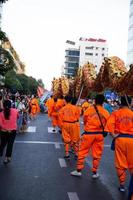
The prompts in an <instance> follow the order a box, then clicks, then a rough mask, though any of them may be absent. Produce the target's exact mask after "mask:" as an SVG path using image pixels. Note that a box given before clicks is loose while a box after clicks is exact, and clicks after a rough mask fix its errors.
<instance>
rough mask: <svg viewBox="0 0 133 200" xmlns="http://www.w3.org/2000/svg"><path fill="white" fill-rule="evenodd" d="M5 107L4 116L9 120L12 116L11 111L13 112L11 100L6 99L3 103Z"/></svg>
mask: <svg viewBox="0 0 133 200" xmlns="http://www.w3.org/2000/svg"><path fill="white" fill-rule="evenodd" d="M3 107H4V110H3V112H4V117H5V119H7V120H9V118H10V112H11V101H10V100H5V101H4V104H3Z"/></svg>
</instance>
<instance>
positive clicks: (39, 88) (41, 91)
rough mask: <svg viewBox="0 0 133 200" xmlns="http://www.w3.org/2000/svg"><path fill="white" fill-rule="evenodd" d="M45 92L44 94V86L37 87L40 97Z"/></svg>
mask: <svg viewBox="0 0 133 200" xmlns="http://www.w3.org/2000/svg"><path fill="white" fill-rule="evenodd" d="M43 94H44V88H42V87H41V86H38V88H37V95H38V97H39V98H40V97H41V96H42V95H43Z"/></svg>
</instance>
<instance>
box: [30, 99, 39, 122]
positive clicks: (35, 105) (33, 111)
mask: <svg viewBox="0 0 133 200" xmlns="http://www.w3.org/2000/svg"><path fill="white" fill-rule="evenodd" d="M30 108H31V110H30V117H31V119H35V118H36V116H37V114H38V113H39V112H40V107H39V103H38V100H37V98H36V96H35V95H33V96H32V99H31V101H30Z"/></svg>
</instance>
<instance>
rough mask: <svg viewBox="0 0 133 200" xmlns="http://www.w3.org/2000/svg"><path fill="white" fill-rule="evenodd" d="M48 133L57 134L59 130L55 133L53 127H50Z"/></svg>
mask: <svg viewBox="0 0 133 200" xmlns="http://www.w3.org/2000/svg"><path fill="white" fill-rule="evenodd" d="M48 133H57V130H55V131H54V132H53V127H48Z"/></svg>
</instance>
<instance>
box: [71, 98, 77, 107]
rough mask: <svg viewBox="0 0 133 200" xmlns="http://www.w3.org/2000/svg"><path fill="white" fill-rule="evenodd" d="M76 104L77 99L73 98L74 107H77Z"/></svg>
mask: <svg viewBox="0 0 133 200" xmlns="http://www.w3.org/2000/svg"><path fill="white" fill-rule="evenodd" d="M76 103H77V98H75V97H73V98H72V105H76Z"/></svg>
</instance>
